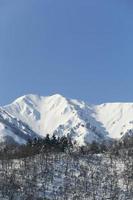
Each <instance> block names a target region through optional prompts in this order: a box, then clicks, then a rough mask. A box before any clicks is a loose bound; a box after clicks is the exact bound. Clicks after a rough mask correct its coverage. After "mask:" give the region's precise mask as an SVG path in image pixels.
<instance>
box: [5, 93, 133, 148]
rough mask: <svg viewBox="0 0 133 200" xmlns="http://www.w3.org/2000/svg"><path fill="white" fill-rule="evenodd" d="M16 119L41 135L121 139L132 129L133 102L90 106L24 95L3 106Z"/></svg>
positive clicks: (58, 97)
mask: <svg viewBox="0 0 133 200" xmlns="http://www.w3.org/2000/svg"><path fill="white" fill-rule="evenodd" d="M2 109H4V110H6V111H7V112H8V113H10V114H11V115H12V116H14V117H15V118H17V119H19V120H21V121H22V122H24V123H26V124H27V125H28V126H29V127H30V128H31V129H32V130H34V131H35V132H36V133H37V134H38V135H40V136H42V137H44V136H46V134H50V135H52V134H53V133H55V134H56V135H58V136H62V135H68V134H69V135H70V136H71V137H72V139H73V140H74V141H76V142H77V144H79V145H83V144H85V143H86V142H89V143H91V142H93V141H94V140H96V141H101V140H103V139H109V138H115V139H120V138H121V137H122V134H121V133H123V134H124V133H126V132H127V130H129V129H132V128H133V123H132V122H133V118H132V117H133V103H104V104H101V105H90V104H88V103H85V102H83V101H79V100H73V99H67V98H65V97H63V96H62V95H60V94H55V95H52V96H47V97H43V96H38V95H33V94H30V95H25V96H22V97H20V98H18V99H16V100H15V101H14V102H13V103H11V104H10V105H7V106H4V107H3V108H2Z"/></svg>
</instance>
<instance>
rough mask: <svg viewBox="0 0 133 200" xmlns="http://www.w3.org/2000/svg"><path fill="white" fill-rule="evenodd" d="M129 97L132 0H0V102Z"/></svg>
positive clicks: (132, 84)
mask: <svg viewBox="0 0 133 200" xmlns="http://www.w3.org/2000/svg"><path fill="white" fill-rule="evenodd" d="M28 93H36V94H39V95H51V94H54V93H60V94H62V95H64V96H66V97H70V98H78V99H83V100H85V101H88V102H90V103H102V102H114V101H121V102H125V101H128V102H130V101H133V3H132V0H126V1H125V0H111V1H109V0H100V1H99V0H84V1H83V0H67V1H66V0H56V1H55V0H12V1H11V0H0V94H1V95H0V104H1V105H4V104H7V103H10V102H11V101H12V100H14V99H15V98H17V97H18V96H22V95H24V94H28Z"/></svg>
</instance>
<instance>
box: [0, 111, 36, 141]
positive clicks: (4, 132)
mask: <svg viewBox="0 0 133 200" xmlns="http://www.w3.org/2000/svg"><path fill="white" fill-rule="evenodd" d="M35 136H37V135H36V133H35V132H34V131H32V130H31V129H30V128H29V126H28V125H27V124H25V123H24V122H22V121H21V120H19V119H16V118H15V117H14V116H13V115H11V114H10V113H8V112H7V111H6V110H4V109H3V108H0V143H5V142H8V143H14V142H15V143H18V144H24V143H26V141H27V140H28V139H30V138H33V137H35Z"/></svg>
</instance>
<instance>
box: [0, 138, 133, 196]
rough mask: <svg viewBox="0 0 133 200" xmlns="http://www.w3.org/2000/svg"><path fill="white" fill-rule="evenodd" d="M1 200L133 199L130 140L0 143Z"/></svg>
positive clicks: (131, 148) (132, 142) (59, 140)
mask: <svg viewBox="0 0 133 200" xmlns="http://www.w3.org/2000/svg"><path fill="white" fill-rule="evenodd" d="M0 199H1V200H132V199H133V138H132V137H130V138H126V139H125V140H123V141H119V142H118V141H113V142H112V143H110V144H106V143H105V142H103V143H102V144H98V143H96V142H93V143H92V144H88V145H86V146H83V147H78V146H77V145H76V144H73V143H72V141H71V139H70V138H67V137H65V136H63V137H62V138H56V137H55V136H54V135H53V136H52V137H51V138H50V136H49V135H47V136H46V137H45V138H44V139H39V138H34V139H33V140H29V141H28V143H27V144H26V145H21V146H18V145H16V144H12V145H10V146H9V145H4V146H2V145H1V149H0Z"/></svg>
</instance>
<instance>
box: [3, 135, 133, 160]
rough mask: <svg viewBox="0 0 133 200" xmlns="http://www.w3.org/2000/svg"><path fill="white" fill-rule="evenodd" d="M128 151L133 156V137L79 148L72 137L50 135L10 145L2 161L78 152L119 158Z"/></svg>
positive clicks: (7, 146)
mask: <svg viewBox="0 0 133 200" xmlns="http://www.w3.org/2000/svg"><path fill="white" fill-rule="evenodd" d="M125 149H126V150H128V154H129V155H133V137H131V136H130V137H129V136H128V137H126V138H124V139H122V140H119V141H116V140H114V141H110V142H108V143H107V141H103V142H102V143H97V142H96V141H94V142H92V143H91V144H86V145H85V146H81V147H79V146H78V145H77V144H76V143H75V142H74V143H73V142H72V140H71V138H70V137H66V136H62V137H60V138H59V137H56V136H55V135H53V136H52V137H50V136H49V134H47V135H46V137H45V138H34V139H30V140H28V142H27V143H26V144H25V145H17V144H10V145H9V144H8V145H6V146H4V148H1V149H0V159H15V158H23V157H28V156H32V155H36V154H39V153H41V152H43V153H47V152H49V153H50V152H57V153H59V152H68V153H69V154H72V153H73V152H77V153H79V154H81V155H87V154H106V153H110V154H112V155H117V156H119V155H120V154H121V153H122V152H123V150H125Z"/></svg>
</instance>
